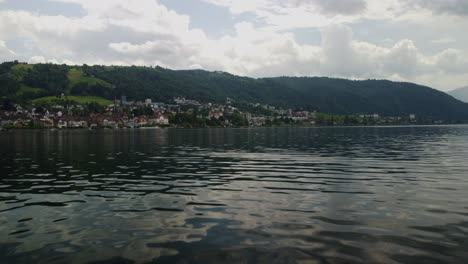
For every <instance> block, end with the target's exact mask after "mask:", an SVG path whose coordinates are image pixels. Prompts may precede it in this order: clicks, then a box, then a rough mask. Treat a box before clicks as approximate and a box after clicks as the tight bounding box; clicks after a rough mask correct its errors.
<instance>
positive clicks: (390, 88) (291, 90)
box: [0, 62, 468, 120]
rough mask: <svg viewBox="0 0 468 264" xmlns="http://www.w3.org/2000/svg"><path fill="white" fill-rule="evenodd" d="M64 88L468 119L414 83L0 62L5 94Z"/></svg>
mask: <svg viewBox="0 0 468 264" xmlns="http://www.w3.org/2000/svg"><path fill="white" fill-rule="evenodd" d="M62 93H64V94H65V95H67V96H75V97H74V98H75V99H77V100H78V99H79V98H91V97H98V98H104V99H107V100H113V98H114V97H115V96H116V97H118V98H119V97H120V96H122V95H125V96H127V99H128V100H144V99H145V98H150V99H152V100H153V101H162V102H172V99H173V98H174V97H186V98H191V99H196V100H199V101H201V102H215V103H216V102H218V103H221V102H225V100H226V97H230V98H231V99H233V100H235V101H237V102H252V103H257V102H258V103H262V104H269V105H274V106H279V107H283V108H293V109H304V110H319V111H322V112H329V113H333V114H359V113H363V114H364V113H378V114H380V115H385V116H405V115H408V114H416V115H417V116H419V117H427V118H434V119H445V120H468V104H466V103H463V102H461V101H458V100H456V99H454V98H453V97H451V96H449V95H447V94H445V93H443V92H440V91H437V90H434V89H431V88H429V87H425V86H420V85H417V84H412V83H401V82H391V81H386V80H365V81H351V80H345V79H333V78H326V77H301V78H295V77H294V78H293V77H278V78H261V79H254V78H247V77H239V76H235V75H232V74H228V73H224V72H208V71H202V70H185V71H174V70H169V69H164V68H161V67H156V68H152V67H136V66H132V67H121V66H88V65H83V66H66V65H54V64H35V65H28V64H19V63H17V62H7V63H3V64H0V98H3V99H2V100H13V101H17V102H31V101H33V100H35V99H38V98H44V97H51V96H52V97H54V98H55V97H56V96H57V95H60V94H62ZM41 100H46V99H41ZM41 100H36V101H34V102H38V101H41ZM83 100H84V101H87V100H88V99H82V101H83ZM96 100H97V99H96ZM100 102H101V103H102V104H104V102H105V101H100ZM108 102H109V101H107V102H106V104H107V103H108Z"/></svg>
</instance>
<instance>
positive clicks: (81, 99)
mask: <svg viewBox="0 0 468 264" xmlns="http://www.w3.org/2000/svg"><path fill="white" fill-rule="evenodd" d="M67 99H68V100H71V101H75V102H77V103H80V104H86V103H92V102H96V103H98V104H100V105H110V104H113V102H112V101H110V100H107V99H104V98H101V97H97V96H67ZM55 100H57V98H56V97H55V96H48V97H42V98H38V99H34V100H32V102H33V103H35V104H37V103H53V102H54V101H55Z"/></svg>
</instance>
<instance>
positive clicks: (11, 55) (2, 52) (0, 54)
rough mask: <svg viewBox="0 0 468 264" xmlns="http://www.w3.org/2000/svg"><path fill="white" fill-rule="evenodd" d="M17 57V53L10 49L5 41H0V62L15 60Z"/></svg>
mask: <svg viewBox="0 0 468 264" xmlns="http://www.w3.org/2000/svg"><path fill="white" fill-rule="evenodd" d="M16 56H17V55H16V54H15V52H13V51H12V50H10V49H8V47H7V46H6V43H5V41H3V40H0V61H7V60H13V59H15V58H16Z"/></svg>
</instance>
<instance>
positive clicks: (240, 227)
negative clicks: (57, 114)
mask: <svg viewBox="0 0 468 264" xmlns="http://www.w3.org/2000/svg"><path fill="white" fill-rule="evenodd" d="M0 154H1V156H0V165H1V177H0V263H468V127H467V126H436V127H368V128H366V127H350V128H254V129H199V130H190V129H181V130H176V129H155V130H119V131H113V130H102V131H80V130H75V131H55V132H53V131H14V132H2V133H0Z"/></svg>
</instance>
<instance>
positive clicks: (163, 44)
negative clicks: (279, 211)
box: [0, 0, 468, 88]
mask: <svg viewBox="0 0 468 264" xmlns="http://www.w3.org/2000/svg"><path fill="white" fill-rule="evenodd" d="M53 1H58V2H65V3H75V4H79V5H81V6H82V8H83V9H84V10H85V11H86V13H85V15H84V16H81V17H66V16H45V15H41V14H38V13H31V12H26V11H18V10H16V11H14V10H3V11H0V36H2V38H3V39H5V40H8V39H15V38H22V39H25V40H27V41H28V43H31V44H32V46H34V48H35V49H34V52H35V51H36V50H37V52H36V53H34V55H35V56H31V55H29V56H26V55H21V54H20V53H18V52H17V53H14V52H13V51H12V50H10V49H11V48H10V49H8V48H7V47H6V44H5V42H0V59H3V60H11V59H13V58H23V59H24V60H26V61H29V62H32V63H34V62H58V63H66V64H75V63H77V64H82V63H86V64H106V65H109V64H119V65H160V66H163V67H168V68H173V69H192V68H201V69H206V70H223V71H228V72H231V73H233V74H239V75H247V76H253V77H267V76H282V75H292V76H317V75H319V76H332V77H346V78H353V79H366V78H382V79H383V78H389V79H392V80H404V81H413V82H421V83H423V84H427V85H431V86H432V85H434V84H437V85H440V87H444V88H445V87H456V86H462V85H463V84H464V83H460V82H462V81H463V78H462V77H460V76H466V75H467V74H468V71H467V70H466V69H468V64H467V61H466V59H465V58H467V56H466V53H465V52H464V51H462V50H459V49H442V50H440V51H439V52H435V53H427V52H423V51H422V50H423V49H422V48H421V46H418V45H416V43H418V42H415V41H413V40H411V39H408V37H406V38H405V37H404V38H401V39H396V40H395V41H391V42H389V43H385V45H382V44H380V45H378V44H375V43H381V42H378V41H376V42H374V43H372V42H371V41H363V40H358V39H356V38H358V37H355V35H358V32H356V34H355V32H354V30H353V24H352V23H351V22H353V21H354V22H356V21H358V20H360V19H362V18H363V17H372V16H375V17H391V16H394V15H395V14H396V13H398V12H400V11H401V10H402V9H400V7H401V6H400V5H399V4H398V3H400V0H384V1H382V2H381V5H377V4H375V1H374V2H370V1H367V2H366V1H364V0H348V1H338V0H333V1H318V0H287V1H281V2H280V1H275V0H251V1H234V0H206V1H210V2H211V3H215V4H217V5H222V6H226V7H227V8H229V9H230V10H231V11H232V12H233V13H244V12H251V13H252V12H253V13H255V14H256V16H257V18H261V21H262V22H261V23H259V22H258V21H257V20H256V19H253V20H252V21H250V22H239V23H237V24H236V25H235V26H234V28H233V30H231V31H227V32H229V33H225V34H224V35H223V36H222V37H219V38H210V37H208V36H207V35H206V34H205V32H204V31H203V30H202V29H196V28H192V27H191V24H190V17H189V16H188V15H183V14H179V13H176V12H175V11H172V10H170V9H168V8H166V7H165V6H164V5H162V4H160V3H158V2H157V1H154V0H140V1H138V5H137V4H135V2H134V1H130V0H100V1H95V0H53ZM415 1H416V0H415ZM388 7H394V9H392V11H388ZM371 13H372V15H369V14H371ZM421 17H422V16H421ZM263 22H266V23H263ZM297 27H319V32H320V40H321V42H320V43H319V44H314V45H311V44H304V43H301V42H300V41H298V39H297V38H296V35H295V34H293V33H292V32H291V31H290V29H294V28H297ZM358 36H359V35H358ZM384 37H387V36H384ZM445 41H446V40H443V39H441V40H435V41H434V43H439V44H440V45H442V44H444V42H445ZM8 58H10V59H8ZM434 76H437V77H438V78H439V79H435V77H434Z"/></svg>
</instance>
